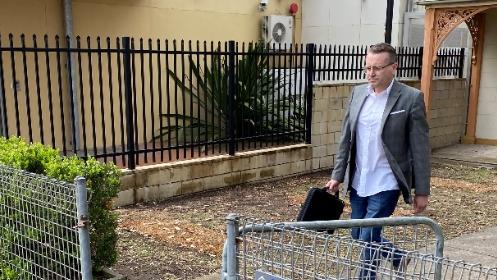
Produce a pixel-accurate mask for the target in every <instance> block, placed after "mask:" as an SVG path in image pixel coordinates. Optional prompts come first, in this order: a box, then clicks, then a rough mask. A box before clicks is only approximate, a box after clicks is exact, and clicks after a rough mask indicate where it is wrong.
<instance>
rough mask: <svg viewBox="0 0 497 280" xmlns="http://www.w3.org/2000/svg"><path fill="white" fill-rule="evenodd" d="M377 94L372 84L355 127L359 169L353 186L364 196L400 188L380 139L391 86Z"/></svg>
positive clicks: (357, 165)
mask: <svg viewBox="0 0 497 280" xmlns="http://www.w3.org/2000/svg"><path fill="white" fill-rule="evenodd" d="M392 85H393V80H392V82H391V83H390V86H388V88H387V89H386V90H385V91H383V92H381V93H380V94H378V95H375V93H374V90H373V88H372V87H371V86H369V87H368V96H367V97H366V100H365V101H364V104H363V106H362V108H361V111H360V113H359V116H358V119H357V126H356V147H357V154H356V170H355V174H354V178H353V181H352V187H353V188H354V189H355V190H356V191H357V194H358V195H359V196H361V197H367V196H371V195H374V194H377V193H379V192H382V191H388V190H398V189H399V186H398V184H397V180H396V179H395V176H394V174H393V172H392V169H391V168H390V164H389V163H388V160H387V158H386V156H385V150H384V149H383V141H382V140H381V117H382V115H383V111H384V110H385V105H386V104H387V99H388V95H389V94H390V90H391V89H392Z"/></svg>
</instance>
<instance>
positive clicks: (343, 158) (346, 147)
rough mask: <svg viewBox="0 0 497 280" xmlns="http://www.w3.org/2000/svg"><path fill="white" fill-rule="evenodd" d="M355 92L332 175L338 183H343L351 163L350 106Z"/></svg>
mask: <svg viewBox="0 0 497 280" xmlns="http://www.w3.org/2000/svg"><path fill="white" fill-rule="evenodd" d="M354 91H355V88H354V90H352V93H351V95H350V99H349V105H348V107H347V111H346V113H345V116H344V118H343V122H342V136H341V137H340V144H339V145H338V151H337V154H336V157H335V166H334V167H333V171H332V173H331V178H332V179H333V180H336V181H338V182H343V181H344V177H345V172H346V170H347V165H348V161H349V154H350V145H351V132H350V121H349V115H350V105H351V104H352V99H353V98H354Z"/></svg>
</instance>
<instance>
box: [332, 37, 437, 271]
mask: <svg viewBox="0 0 497 280" xmlns="http://www.w3.org/2000/svg"><path fill="white" fill-rule="evenodd" d="M397 67H398V64H397V54H396V52H395V49H394V48H393V47H392V46H390V45H389V44H386V43H379V44H376V45H372V46H371V47H370V48H369V50H368V53H367V55H366V65H365V67H364V71H365V72H366V78H367V80H368V84H367V85H360V86H357V87H355V88H354V90H353V91H352V94H351V97H350V101H349V107H348V110H347V113H346V114H345V118H344V120H343V127H342V137H341V139H340V145H339V148H338V152H337V158H336V162H335V167H334V169H333V172H332V174H331V180H330V181H329V182H328V183H327V184H326V187H328V190H329V191H330V192H336V191H338V189H339V185H340V183H341V182H343V181H344V179H345V174H346V170H347V168H348V170H349V172H348V174H349V176H348V178H347V179H348V186H347V190H348V191H349V193H350V205H351V208H352V214H351V218H352V219H363V218H382V217H389V216H390V215H392V213H393V212H394V210H395V207H396V206H397V201H398V198H399V195H400V193H402V195H403V197H404V200H405V201H406V202H407V203H412V205H413V212H414V213H415V214H418V213H421V212H422V211H424V210H425V208H426V206H427V205H428V196H429V194H430V152H431V150H430V146H429V137H428V123H427V120H426V114H425V105H424V101H423V94H422V93H421V92H420V91H419V90H417V89H414V88H412V87H409V86H407V85H405V84H402V83H400V82H398V81H396V80H395V79H394V77H395V73H396V70H397ZM411 188H414V189H415V190H414V199H413V198H412V195H411ZM352 237H353V238H355V239H359V240H362V241H365V242H381V243H382V244H390V243H389V242H388V240H385V239H383V238H382V237H381V227H379V228H362V229H354V230H353V231H352ZM369 244H372V243H369ZM390 245H391V244H390ZM391 247H392V251H391V255H390V256H389V257H388V256H385V252H383V255H384V257H388V258H389V259H391V260H392V261H393V267H394V268H396V269H398V268H399V267H400V266H402V263H401V262H402V258H401V251H400V250H398V249H396V248H393V246H391ZM392 255H393V256H392ZM362 258H363V261H365V262H367V261H368V260H369V261H370V262H369V264H370V267H369V268H368V269H366V268H364V267H363V271H361V278H368V279H374V278H375V268H376V266H377V262H378V261H377V260H373V259H375V258H378V256H375V255H374V252H372V250H369V251H368V250H365V252H363V256H362ZM404 261H405V260H404Z"/></svg>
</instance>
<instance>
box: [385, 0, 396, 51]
mask: <svg viewBox="0 0 497 280" xmlns="http://www.w3.org/2000/svg"><path fill="white" fill-rule="evenodd" d="M393 4H394V0H387V16H386V21H385V43H389V44H391V43H392V19H393Z"/></svg>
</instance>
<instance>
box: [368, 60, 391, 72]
mask: <svg viewBox="0 0 497 280" xmlns="http://www.w3.org/2000/svg"><path fill="white" fill-rule="evenodd" d="M394 63H395V62H390V63H389V64H387V65H383V66H365V67H364V68H362V71H364V73H368V72H378V71H380V70H383V69H385V68H387V67H388V66H390V65H392V64H394Z"/></svg>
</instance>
